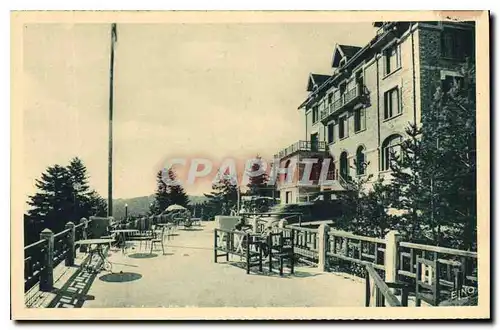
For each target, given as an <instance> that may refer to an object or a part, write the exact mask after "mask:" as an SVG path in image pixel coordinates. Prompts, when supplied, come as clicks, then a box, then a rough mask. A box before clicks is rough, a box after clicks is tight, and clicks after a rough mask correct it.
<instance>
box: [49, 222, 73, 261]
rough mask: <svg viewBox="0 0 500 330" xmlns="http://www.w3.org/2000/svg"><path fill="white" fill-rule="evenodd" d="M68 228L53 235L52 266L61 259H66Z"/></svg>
mask: <svg viewBox="0 0 500 330" xmlns="http://www.w3.org/2000/svg"><path fill="white" fill-rule="evenodd" d="M69 233H70V229H65V230H63V231H61V232H59V233H57V234H55V235H54V257H53V262H52V267H54V268H55V267H57V266H58V265H59V264H60V263H61V261H63V260H64V259H66V256H67V255H68V253H69V245H68V236H69Z"/></svg>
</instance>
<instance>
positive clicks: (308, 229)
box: [285, 225, 318, 233]
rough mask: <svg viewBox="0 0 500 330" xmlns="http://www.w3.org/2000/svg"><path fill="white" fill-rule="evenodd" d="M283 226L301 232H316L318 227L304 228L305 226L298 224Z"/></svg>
mask: <svg viewBox="0 0 500 330" xmlns="http://www.w3.org/2000/svg"><path fill="white" fill-rule="evenodd" d="M285 228H287V229H295V230H297V231H303V232H307V233H318V229H317V228H316V229H314V228H306V227H300V226H297V225H287V226H285Z"/></svg>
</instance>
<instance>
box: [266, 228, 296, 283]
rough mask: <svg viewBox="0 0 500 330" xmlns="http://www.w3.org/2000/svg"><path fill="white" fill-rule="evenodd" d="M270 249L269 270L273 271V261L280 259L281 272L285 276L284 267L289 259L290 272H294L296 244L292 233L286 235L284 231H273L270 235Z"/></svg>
mask: <svg viewBox="0 0 500 330" xmlns="http://www.w3.org/2000/svg"><path fill="white" fill-rule="evenodd" d="M267 244H268V249H269V272H272V268H273V261H274V260H276V259H277V260H278V262H279V272H280V275H281V276H283V267H284V263H285V260H287V261H288V267H289V268H290V273H291V274H293V273H294V266H295V260H294V259H295V258H294V246H293V237H292V235H285V233H284V232H283V231H280V232H274V233H273V232H271V233H269V236H268V243H267Z"/></svg>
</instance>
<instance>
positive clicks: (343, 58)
mask: <svg viewBox="0 0 500 330" xmlns="http://www.w3.org/2000/svg"><path fill="white" fill-rule="evenodd" d="M345 63H346V59H345V57H342V59H340V61H339V68H341V67H343V66H344V64H345Z"/></svg>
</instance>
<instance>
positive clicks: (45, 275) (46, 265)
mask: <svg viewBox="0 0 500 330" xmlns="http://www.w3.org/2000/svg"><path fill="white" fill-rule="evenodd" d="M40 239H44V240H47V249H46V250H45V255H44V258H43V271H42V272H41V273H40V290H41V291H44V292H50V291H52V289H53V288H54V267H53V265H54V264H53V262H54V233H53V232H52V230H50V229H48V228H45V229H44V230H43V231H42V232H41V233H40Z"/></svg>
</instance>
